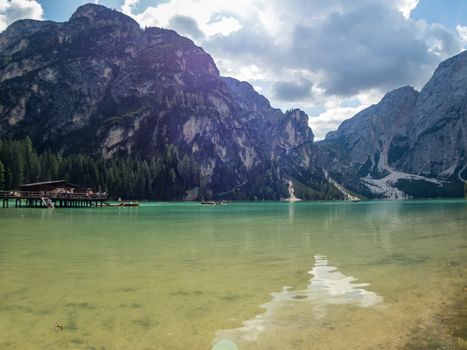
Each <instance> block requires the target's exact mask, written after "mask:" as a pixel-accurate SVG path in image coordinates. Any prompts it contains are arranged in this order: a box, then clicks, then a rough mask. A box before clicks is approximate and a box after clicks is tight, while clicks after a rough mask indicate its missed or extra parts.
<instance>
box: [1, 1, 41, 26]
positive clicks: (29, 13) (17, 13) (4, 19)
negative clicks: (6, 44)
mask: <svg viewBox="0 0 467 350" xmlns="http://www.w3.org/2000/svg"><path fill="white" fill-rule="evenodd" d="M42 14H43V11H42V7H41V5H40V4H39V3H38V2H37V1H34V0H0V31H3V30H4V29H6V27H7V26H8V25H10V24H11V23H13V22H15V21H17V20H19V19H25V18H30V19H42Z"/></svg>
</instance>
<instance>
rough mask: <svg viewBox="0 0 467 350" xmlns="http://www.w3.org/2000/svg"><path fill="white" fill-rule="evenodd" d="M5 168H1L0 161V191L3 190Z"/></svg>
mask: <svg viewBox="0 0 467 350" xmlns="http://www.w3.org/2000/svg"><path fill="white" fill-rule="evenodd" d="M4 186H5V168H4V167H3V163H2V161H1V160H0V190H4V189H5V187H4Z"/></svg>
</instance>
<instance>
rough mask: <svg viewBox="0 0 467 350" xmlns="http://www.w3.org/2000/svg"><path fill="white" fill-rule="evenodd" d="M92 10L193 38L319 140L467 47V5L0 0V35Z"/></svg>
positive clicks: (366, 0) (422, 0) (368, 0)
mask: <svg viewBox="0 0 467 350" xmlns="http://www.w3.org/2000/svg"><path fill="white" fill-rule="evenodd" d="M87 2H95V3H99V4H101V5H105V6H108V7H111V8H115V9H118V10H120V11H122V12H124V13H126V14H127V15H129V16H131V17H133V18H134V19H135V20H136V21H138V23H139V24H140V25H141V26H142V27H145V26H158V27H163V28H170V29H174V30H176V31H177V32H178V33H180V34H182V35H185V36H187V37H189V38H191V39H192V40H193V41H194V42H195V43H196V44H197V45H199V46H201V47H203V49H204V50H205V51H206V52H208V53H209V54H211V56H212V57H213V59H214V61H215V62H216V64H217V66H218V68H219V70H220V72H221V74H222V75H225V76H231V77H234V78H237V79H240V80H245V81H248V82H249V83H251V84H252V85H253V86H254V87H255V89H256V90H257V91H258V92H260V93H261V94H263V95H265V96H266V97H267V98H268V99H269V100H270V101H271V104H272V105H273V106H274V107H279V108H281V109H283V110H287V109H291V108H300V109H302V110H304V111H305V112H306V113H307V114H308V115H309V116H310V118H309V124H310V126H311V128H312V130H313V132H314V134H315V139H317V140H319V139H322V138H324V136H325V135H326V133H327V132H328V131H331V130H335V129H336V128H337V127H338V125H339V124H340V123H341V122H342V121H343V120H344V119H347V118H349V117H351V116H353V115H354V114H356V113H357V112H359V111H360V110H362V109H364V108H366V107H368V106H369V105H371V104H374V103H377V102H378V101H379V100H380V99H381V98H382V96H383V95H384V94H385V93H386V92H389V91H390V90H392V89H395V88H398V87H402V86H406V85H411V86H413V87H415V88H416V89H421V88H422V87H423V85H424V84H425V83H426V82H427V81H428V79H429V78H430V77H431V75H432V73H433V71H434V69H435V68H436V67H437V65H438V64H439V63H440V62H441V61H442V60H444V59H446V58H449V57H451V56H453V55H455V54H457V53H459V52H461V51H462V50H464V49H466V48H467V0H353V1H349V0H326V1H322V0H287V1H284V0H235V1H222V0H88V1H80V0H66V1H65V0H0V30H3V29H5V28H6V26H7V25H8V24H10V23H12V22H13V21H15V20H18V19H21V18H34V19H46V20H53V21H66V20H67V19H68V18H69V17H70V16H71V15H72V13H73V12H74V10H75V9H76V8H77V7H78V6H80V5H82V4H84V3H87Z"/></svg>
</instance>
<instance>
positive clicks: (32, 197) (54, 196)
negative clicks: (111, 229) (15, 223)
mask: <svg viewBox="0 0 467 350" xmlns="http://www.w3.org/2000/svg"><path fill="white" fill-rule="evenodd" d="M107 197H108V195H107V193H57V192H46V191H0V200H1V201H2V204H3V208H8V207H9V205H10V201H14V203H15V207H16V208H21V207H26V208H91V207H103V206H104V205H105V202H106V201H107Z"/></svg>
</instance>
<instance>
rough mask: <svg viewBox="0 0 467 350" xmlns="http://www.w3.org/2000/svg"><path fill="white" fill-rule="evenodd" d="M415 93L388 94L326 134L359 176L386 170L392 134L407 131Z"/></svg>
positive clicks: (410, 91) (381, 173)
mask: <svg viewBox="0 0 467 350" xmlns="http://www.w3.org/2000/svg"><path fill="white" fill-rule="evenodd" d="M417 97H418V92H417V91H415V90H414V89H413V88H412V87H410V86H406V87H403V88H400V89H397V90H394V91H392V92H390V93H388V94H387V95H386V96H384V97H383V99H382V100H381V102H379V103H378V104H377V105H374V106H371V107H369V108H367V109H365V110H363V111H361V112H360V113H358V114H357V115H355V116H354V117H353V118H351V119H349V120H346V121H344V122H343V123H342V124H341V125H340V126H339V128H338V129H337V131H334V132H331V133H328V134H327V135H326V140H334V141H336V142H337V143H339V144H341V145H342V146H343V147H344V149H345V150H346V151H347V152H348V153H349V155H350V157H351V160H352V162H353V163H354V164H359V165H360V168H359V174H360V175H361V176H366V175H368V174H372V176H380V175H383V174H384V173H385V172H387V170H389V166H388V165H389V160H388V154H389V148H390V146H391V142H392V141H393V139H394V136H395V135H401V134H402V135H403V134H404V133H405V132H407V125H408V124H407V122H408V120H409V118H410V114H411V113H412V111H413V108H414V106H415V103H416V101H417Z"/></svg>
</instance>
